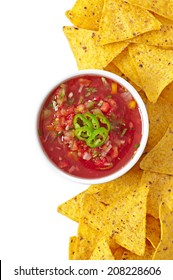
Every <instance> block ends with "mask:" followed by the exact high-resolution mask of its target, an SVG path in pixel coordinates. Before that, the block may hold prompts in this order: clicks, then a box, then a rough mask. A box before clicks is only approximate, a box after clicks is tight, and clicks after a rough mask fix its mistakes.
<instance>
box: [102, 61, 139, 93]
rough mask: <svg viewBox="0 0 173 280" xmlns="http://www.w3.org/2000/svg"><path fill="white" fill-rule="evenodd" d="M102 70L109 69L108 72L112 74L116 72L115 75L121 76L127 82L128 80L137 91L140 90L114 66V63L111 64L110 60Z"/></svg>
mask: <svg viewBox="0 0 173 280" xmlns="http://www.w3.org/2000/svg"><path fill="white" fill-rule="evenodd" d="M104 70H106V71H109V72H112V73H114V74H116V75H118V76H120V77H122V78H123V79H125V80H126V81H127V82H129V83H130V84H131V85H132V86H133V87H134V88H135V89H136V90H137V91H139V90H140V87H138V86H137V85H136V84H135V83H134V82H132V81H131V80H130V79H129V78H128V77H126V76H125V75H124V73H122V72H121V71H120V69H118V68H117V67H116V66H115V64H113V63H112V62H111V63H109V64H108V65H107V66H106V67H105V68H104Z"/></svg>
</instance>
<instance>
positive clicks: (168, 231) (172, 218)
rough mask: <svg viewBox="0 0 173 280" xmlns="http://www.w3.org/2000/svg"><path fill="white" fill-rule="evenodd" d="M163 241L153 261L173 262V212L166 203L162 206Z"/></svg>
mask: <svg viewBox="0 0 173 280" xmlns="http://www.w3.org/2000/svg"><path fill="white" fill-rule="evenodd" d="M160 223H161V241H160V243H159V245H158V246H157V249H156V251H155V253H154V256H153V260H173V226H172V225H173V211H171V210H170V209H169V208H168V206H167V205H166V203H162V204H161V206H160Z"/></svg>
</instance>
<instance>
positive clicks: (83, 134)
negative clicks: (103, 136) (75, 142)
mask: <svg viewBox="0 0 173 280" xmlns="http://www.w3.org/2000/svg"><path fill="white" fill-rule="evenodd" d="M74 133H75V136H76V137H77V138H78V139H79V140H83V141H86V140H87V139H88V138H89V137H91V135H92V131H91V130H90V128H89V127H87V126H83V127H79V128H77V129H75V132H74Z"/></svg>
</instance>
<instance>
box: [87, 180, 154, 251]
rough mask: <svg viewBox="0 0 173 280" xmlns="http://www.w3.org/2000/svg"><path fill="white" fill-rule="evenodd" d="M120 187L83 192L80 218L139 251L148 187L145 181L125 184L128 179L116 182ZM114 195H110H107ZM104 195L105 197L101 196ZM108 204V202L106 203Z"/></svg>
mask: <svg viewBox="0 0 173 280" xmlns="http://www.w3.org/2000/svg"><path fill="white" fill-rule="evenodd" d="M119 187H121V189H122V190H121V191H119V192H118V191H117V190H116V188H115V192H112V189H111V191H110V194H107V195H106V192H105V191H104V192H103V191H101V192H100V193H96V194H94V195H92V196H91V195H88V194H86V195H85V198H84V204H83V212H82V213H83V214H82V216H84V213H85V217H84V222H85V223H86V224H88V225H89V226H91V227H93V228H95V229H96V230H98V232H102V234H104V235H105V236H107V237H108V236H109V237H111V238H112V239H113V240H115V242H116V243H118V244H119V245H121V246H123V247H125V248H127V249H128V250H131V251H132V252H135V253H136V254H139V255H142V254H144V251H145V217H146V198H147V194H148V189H147V187H146V186H145V185H141V186H139V182H138V185H135V184H134V186H132V187H131V188H128V182H127V183H126V181H125V180H124V184H123V185H120V186H119ZM111 194H112V196H113V197H114V199H113V198H111V199H110V196H111ZM104 196H106V197H104ZM107 202H108V203H109V204H108V203H107Z"/></svg>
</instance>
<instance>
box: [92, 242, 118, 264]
mask: <svg viewBox="0 0 173 280" xmlns="http://www.w3.org/2000/svg"><path fill="white" fill-rule="evenodd" d="M89 259H90V260H115V258H114V256H113V254H112V252H111V250H110V248H109V245H108V243H107V240H106V239H105V238H101V239H100V240H99V241H98V243H97V244H96V247H95V249H94V251H93V253H92V255H91V257H90V258H89Z"/></svg>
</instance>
